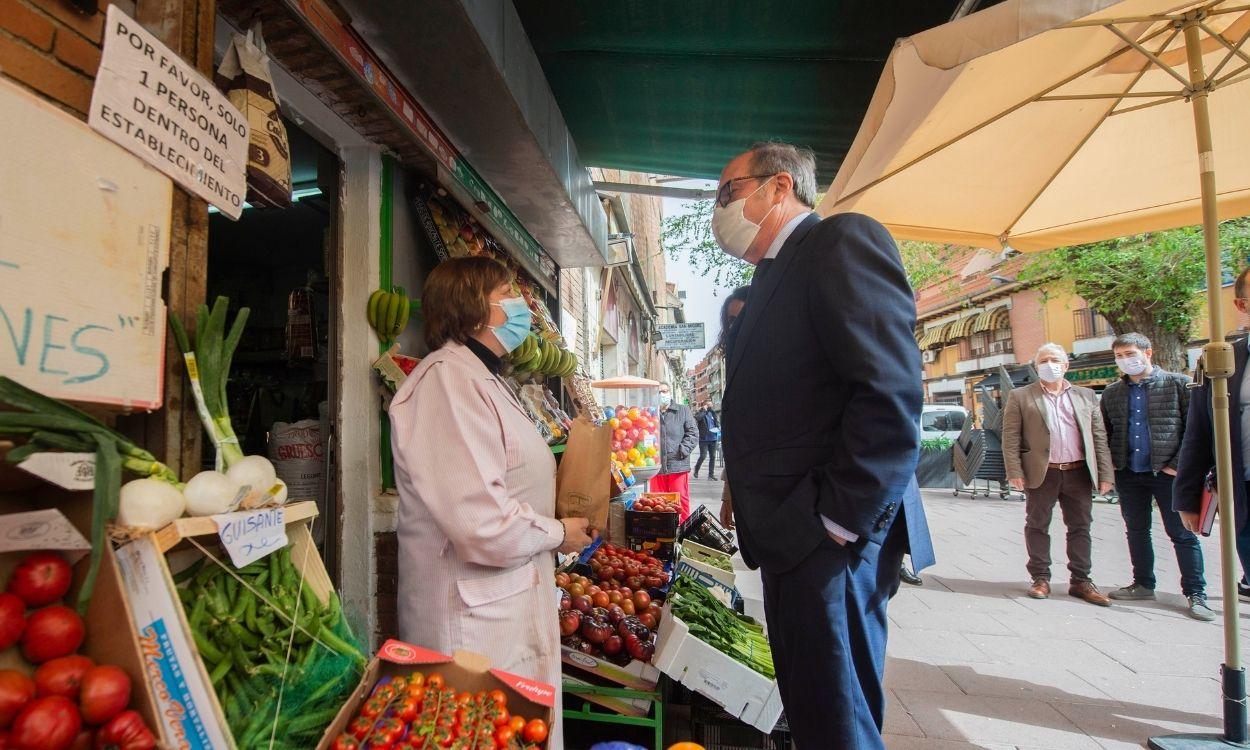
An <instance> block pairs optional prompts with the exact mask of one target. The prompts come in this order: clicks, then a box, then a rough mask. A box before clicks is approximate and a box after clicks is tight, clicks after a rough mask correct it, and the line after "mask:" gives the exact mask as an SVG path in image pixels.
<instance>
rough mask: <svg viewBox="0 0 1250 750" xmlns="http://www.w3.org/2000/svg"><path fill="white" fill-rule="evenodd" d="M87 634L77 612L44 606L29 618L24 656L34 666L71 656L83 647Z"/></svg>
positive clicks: (24, 640)
mask: <svg viewBox="0 0 1250 750" xmlns="http://www.w3.org/2000/svg"><path fill="white" fill-rule="evenodd" d="M84 635H86V628H85V627H84V626H83V624H82V618H81V617H79V616H78V613H77V612H75V611H74V610H72V609H70V608H69V607H62V606H61V605H59V604H56V605H53V606H51V607H44V608H43V609H40V610H36V611H34V612H32V613H31V615H30V617H28V618H26V631H25V632H23V633H22V655H23V656H25V657H26V661H28V662H30V663H32V664H42V663H44V662H45V661H48V660H50V659H55V658H57V657H58V656H69V655H70V654H72V653H74V652H75V651H77V650H78V647H79V646H81V645H82V639H83V636H84Z"/></svg>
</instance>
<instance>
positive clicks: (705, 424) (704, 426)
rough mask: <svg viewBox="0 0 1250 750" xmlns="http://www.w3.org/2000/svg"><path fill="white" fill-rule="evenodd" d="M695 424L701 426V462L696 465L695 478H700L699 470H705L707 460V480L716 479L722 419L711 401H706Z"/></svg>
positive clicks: (696, 417)
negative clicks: (717, 449)
mask: <svg viewBox="0 0 1250 750" xmlns="http://www.w3.org/2000/svg"><path fill="white" fill-rule="evenodd" d="M694 421H695V424H697V425H698V426H699V460H698V461H697V462H695V465H694V478H695V479H698V478H699V469H701V468H703V459H705V458H706V459H707V460H708V463H707V478H708V479H711V480H715V479H716V447H717V446H718V445H719V444H720V419H718V418H717V417H716V412H715V411H714V410H713V409H712V402H711V401H704V402H703V406H701V407H700V408H699V413H698V414H696V415H695V418H694Z"/></svg>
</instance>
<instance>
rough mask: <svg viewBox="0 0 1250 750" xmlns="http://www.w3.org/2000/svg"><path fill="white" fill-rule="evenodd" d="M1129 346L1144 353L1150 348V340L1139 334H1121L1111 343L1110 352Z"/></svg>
mask: <svg viewBox="0 0 1250 750" xmlns="http://www.w3.org/2000/svg"><path fill="white" fill-rule="evenodd" d="M1130 346H1135V347H1137V348H1138V349H1141V350H1142V351H1143V352H1144V351H1146V350H1147V349H1149V348H1150V339H1148V338H1146V337H1145V336H1143V335H1142V334H1140V333H1123V334H1120V335H1119V336H1116V338H1115V341H1112V342H1111V351H1115V350H1116V349H1121V348H1126V347H1130Z"/></svg>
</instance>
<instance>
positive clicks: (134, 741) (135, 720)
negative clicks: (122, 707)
mask: <svg viewBox="0 0 1250 750" xmlns="http://www.w3.org/2000/svg"><path fill="white" fill-rule="evenodd" d="M155 747H156V737H155V736H154V735H153V734H152V730H150V729H148V725H147V724H144V723H143V717H141V716H139V714H138V712H136V711H122V712H121V713H119V714H118V715H116V716H114V717H113V719H112V720H111V721H109V723H107V724H105V725H104V726H103V727H101V728H100V731H99V732H97V733H96V736H95V750H153V748H155Z"/></svg>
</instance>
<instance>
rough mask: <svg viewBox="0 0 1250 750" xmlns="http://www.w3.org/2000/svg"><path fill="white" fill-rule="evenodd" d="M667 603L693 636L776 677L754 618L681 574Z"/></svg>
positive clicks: (761, 631)
mask: <svg viewBox="0 0 1250 750" xmlns="http://www.w3.org/2000/svg"><path fill="white" fill-rule="evenodd" d="M668 603H669V605H670V606H671V607H672V614H673V616H674V617H676V618H678V619H679V620H681V621H682V622H684V623H685V624H686V626H687V627H689V628H690V634H691V635H692V636H694V637H695V638H698V639H699V640H701V641H703V642H704V643H706V644H708V645H709V646H711V647H713V648H715V649H716V650H717V651H720V652H721V653H723V654H726V655H728V656H730V657H732V658H733V659H735V660H736V661H739V662H741V663H742V664H745V665H746V666H748V667H750V668H751V669H754V670H755V671H756V672H759V673H760V674H762V675H764V676H765V677H767V678H769V679H770V680H771V679H774V678H775V677H776V674H775V673H774V672H773V653H772V650H771V649H770V648H769V646H768V639H767V638H766V637H765V636H764V629H763V628H761V627H760V626H759V625H758V624H756V623H755V621H754V620H752V619H751V618H749V617H747V616H745V615H739V614H738V613H737V612H735V611H733V610H732V609H730V608H729V607H727V606H725V605H724V604H722V603H721V601H720V600H719V599H717V598H716V597H715V596H713V595H712V593H711V592H710V591H708V590H707V589H706V588H704V587H703V586H701V585H699V584H698V583H696V582H694V581H690V580H687V579H686V578H684V577H682V576H678V577H677V580H676V581H674V582H673V588H672V590H671V591H670V592H669V595H668Z"/></svg>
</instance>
